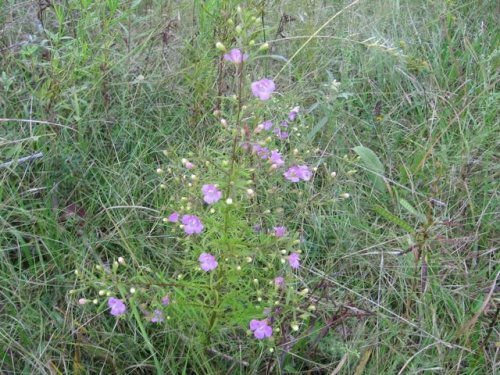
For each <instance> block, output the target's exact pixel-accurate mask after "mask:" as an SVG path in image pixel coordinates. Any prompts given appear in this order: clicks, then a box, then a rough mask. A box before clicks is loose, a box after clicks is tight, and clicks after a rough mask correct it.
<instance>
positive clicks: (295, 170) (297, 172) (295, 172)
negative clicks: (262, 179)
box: [283, 165, 312, 182]
mask: <svg viewBox="0 0 500 375" xmlns="http://www.w3.org/2000/svg"><path fill="white" fill-rule="evenodd" d="M283 176H285V178H286V179H287V180H288V181H292V182H299V181H300V180H303V181H309V180H310V179H311V177H312V172H311V171H310V170H309V167H308V166H307V165H293V166H291V167H290V168H288V170H287V171H286V172H285V173H283Z"/></svg>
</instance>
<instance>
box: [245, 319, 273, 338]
mask: <svg viewBox="0 0 500 375" xmlns="http://www.w3.org/2000/svg"><path fill="white" fill-rule="evenodd" d="M250 330H251V331H252V332H253V334H254V336H255V338H257V339H259V340H262V339H265V338H266V337H270V336H271V335H272V334H273V329H272V328H271V327H270V326H269V325H267V319H263V320H256V319H252V320H251V321H250Z"/></svg>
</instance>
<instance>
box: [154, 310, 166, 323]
mask: <svg viewBox="0 0 500 375" xmlns="http://www.w3.org/2000/svg"><path fill="white" fill-rule="evenodd" d="M164 320H165V318H164V317H163V313H162V312H161V310H155V311H153V316H152V317H151V323H161V322H163V321H164Z"/></svg>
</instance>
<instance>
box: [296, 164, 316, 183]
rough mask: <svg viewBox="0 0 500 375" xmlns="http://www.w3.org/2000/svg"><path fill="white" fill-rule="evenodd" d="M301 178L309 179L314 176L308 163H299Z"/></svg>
mask: <svg viewBox="0 0 500 375" xmlns="http://www.w3.org/2000/svg"><path fill="white" fill-rule="evenodd" d="M298 168H299V173H300V178H301V179H302V180H304V181H309V180H310V179H311V177H312V175H313V174H312V172H311V171H310V170H309V167H308V166H307V165H299V166H298Z"/></svg>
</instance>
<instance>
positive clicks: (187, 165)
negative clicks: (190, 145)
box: [181, 159, 195, 169]
mask: <svg viewBox="0 0 500 375" xmlns="http://www.w3.org/2000/svg"><path fill="white" fill-rule="evenodd" d="M181 161H182V165H184V167H185V168H187V169H193V168H194V167H195V165H194V164H193V163H191V162H190V161H189V160H186V159H182V160H181Z"/></svg>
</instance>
